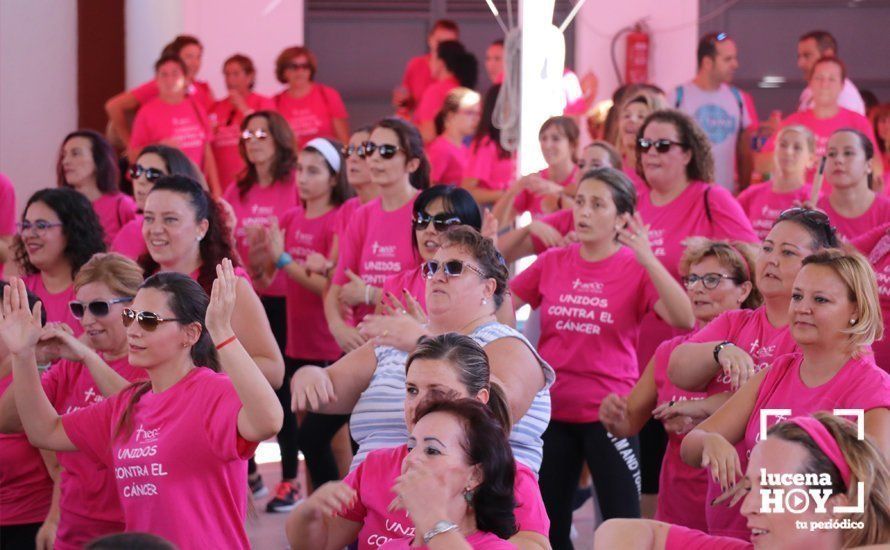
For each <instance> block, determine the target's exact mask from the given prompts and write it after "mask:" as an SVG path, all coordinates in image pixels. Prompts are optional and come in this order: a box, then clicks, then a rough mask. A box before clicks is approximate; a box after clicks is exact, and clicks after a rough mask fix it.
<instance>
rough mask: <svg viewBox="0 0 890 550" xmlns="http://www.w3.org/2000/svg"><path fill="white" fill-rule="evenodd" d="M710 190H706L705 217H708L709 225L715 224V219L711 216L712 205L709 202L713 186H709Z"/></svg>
mask: <svg viewBox="0 0 890 550" xmlns="http://www.w3.org/2000/svg"><path fill="white" fill-rule="evenodd" d="M707 186H708V188H707V189H705V216H707V217H708V223H710V224H713V223H714V218H713V217H712V216H711V203H710V201H709V200H708V195H709V194H710V193H711V184H707Z"/></svg>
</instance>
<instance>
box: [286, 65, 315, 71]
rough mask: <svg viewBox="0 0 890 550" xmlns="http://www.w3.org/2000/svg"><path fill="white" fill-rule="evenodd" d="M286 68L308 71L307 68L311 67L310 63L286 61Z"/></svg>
mask: <svg viewBox="0 0 890 550" xmlns="http://www.w3.org/2000/svg"><path fill="white" fill-rule="evenodd" d="M287 68H288V69H293V70H295V71H299V70H304V71H308V70H311V69H312V65H310V64H309V63H288V64H287Z"/></svg>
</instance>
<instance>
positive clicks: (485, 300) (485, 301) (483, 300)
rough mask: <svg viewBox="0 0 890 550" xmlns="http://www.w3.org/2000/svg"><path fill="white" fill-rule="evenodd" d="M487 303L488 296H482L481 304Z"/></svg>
mask: <svg viewBox="0 0 890 550" xmlns="http://www.w3.org/2000/svg"><path fill="white" fill-rule="evenodd" d="M487 303H488V298H482V305H483V306H484V305H485V304H487Z"/></svg>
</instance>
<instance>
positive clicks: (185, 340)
mask: <svg viewBox="0 0 890 550" xmlns="http://www.w3.org/2000/svg"><path fill="white" fill-rule="evenodd" d="M217 269H218V274H219V276H218V278H217V280H216V281H215V282H214V284H213V292H212V295H211V297H210V298H209V300H208V297H207V295H206V294H205V293H204V291H203V289H202V288H201V287H200V285H198V284H197V283H196V282H194V281H193V280H192V279H191V278H190V277H188V276H187V275H182V274H179V273H160V274H158V275H155V276H153V277H150V278H149V279H147V280H146V281H145V283H143V285H142V287H141V288H140V290H139V292H138V293H137V294H136V297H135V298H134V299H133V302H132V303H131V304H130V307H129V308H127V309H125V310H124V312H123V320H124V325H125V326H126V327H127V329H126V334H127V341H128V343H129V361H130V363H131V364H132V365H133V366H134V367H138V368H141V369H144V370H145V372H146V373H147V374H148V378H149V380H148V381H145V382H139V383H136V384H133V385H131V386H128V387H127V388H126V389H124V390H123V391H122V392H120V393H118V394H117V395H114V396H112V397H110V398H108V399H106V400H104V401H102V402H100V403H97V404H95V405H91V406H88V407H85V408H83V409H80V410H78V411H75V412H70V413H67V414H63V415H60V414H59V413H58V412H56V411H55V410H53V408H52V406H51V404H50V403H49V401H48V400H47V399H46V398H45V396H44V394H43V392H42V391H41V388H40V380H39V378H38V375H37V368H36V360H35V354H34V346H35V344H36V342H37V340H38V338H39V337H40V325H39V323H38V322H37V321H35V320H34V319H33V318H32V316H31V314H30V312H29V311H28V310H27V307H26V306H25V307H22V306H21V299H12V300H10V301H6V303H5V307H4V308H3V312H2V316H0V317H2V329H3V330H0V333H2V336H3V338H4V340H5V341H6V342H7V346H9V342H10V341H15V342H17V343H16V344H15V345H14V346H10V351H11V352H12V354H13V375H14V376H15V393H16V405H17V407H18V409H19V412H20V413H21V417H22V422H23V424H24V427H25V432H26V433H27V434H28V436H29V438H31V439H32V440H33V441H34V442H35V443H36V444H37V446H39V447H41V448H45V449H51V450H55V451H80V452H81V453H83V454H85V455H87V456H89V457H90V458H91V459H92V460H93V461H94V462H96V463H98V464H100V465H102V466H104V467H107V468H109V469H113V470H114V472H115V474H116V478H117V489H118V496H119V498H120V501H121V506H122V508H123V511H124V521H125V524H126V530H127V531H144V532H150V533H154V534H157V535H160V536H162V537H164V538H166V539H168V540H170V541H171V542H173V543H174V544H175V545H176V546H177V547H179V548H183V549H189V548H206V547H208V546H210V547H217V548H223V547H225V548H248V547H249V542H248V539H247V533H246V532H245V529H244V520H245V514H246V503H247V494H246V491H247V475H246V474H247V472H246V464H245V461H246V459H247V457H249V456H250V455H251V454H252V453H253V451H254V450H255V449H256V447H257V445H258V443H259V442H260V441H263V440H265V439H267V438H268V437H271V436H272V435H273V434H274V433H275V432H276V431H277V430H278V428H279V427H280V426H281V408H280V407H279V405H278V401H277V399H276V398H275V394H274V392H273V391H272V388H271V387H269V384H268V382H267V381H266V380H265V378H264V377H263V375H262V373H261V371H260V370H259V368H258V367H257V365H256V363H255V362H254V361H253V360H252V359H251V358H250V355H248V353H247V351H246V350H245V349H244V347H243V346H242V345H241V343H240V342H239V340H238V339H237V337H236V336H235V335H234V334H233V330H232V326H231V318H232V313H233V311H234V309H235V303H236V294H237V286H238V277H237V276H236V275H235V273H234V269H233V267H232V263H231V262H230V261H229V260H223V262H222V264H221V265H220V266H218V268H217ZM17 290H19V291H20V295H21V296H23V295H24V286H23V285H22V284H21V283H17ZM208 302H209V303H208ZM25 304H27V302H25ZM205 317H206V319H205ZM214 345H215V349H214ZM205 366H206V367H205ZM220 370H221V371H222V373H220V372H219V371H220ZM196 487H197V488H200V490H197V489H196Z"/></svg>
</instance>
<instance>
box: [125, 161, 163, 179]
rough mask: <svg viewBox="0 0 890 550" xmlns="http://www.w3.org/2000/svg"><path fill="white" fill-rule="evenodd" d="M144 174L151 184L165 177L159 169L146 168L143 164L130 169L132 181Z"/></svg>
mask: <svg viewBox="0 0 890 550" xmlns="http://www.w3.org/2000/svg"><path fill="white" fill-rule="evenodd" d="M143 174H145V179H146V180H148V182H149V183H154V182H156V181H158V180H159V179H161V177H163V176H164V173H163V172H161V171H160V170H158V169H157V168H146V167H145V166H142V165H141V164H134V165H133V166H131V167H130V179H136V178H138V177H139V176H141V175H143Z"/></svg>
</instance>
